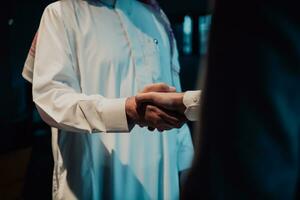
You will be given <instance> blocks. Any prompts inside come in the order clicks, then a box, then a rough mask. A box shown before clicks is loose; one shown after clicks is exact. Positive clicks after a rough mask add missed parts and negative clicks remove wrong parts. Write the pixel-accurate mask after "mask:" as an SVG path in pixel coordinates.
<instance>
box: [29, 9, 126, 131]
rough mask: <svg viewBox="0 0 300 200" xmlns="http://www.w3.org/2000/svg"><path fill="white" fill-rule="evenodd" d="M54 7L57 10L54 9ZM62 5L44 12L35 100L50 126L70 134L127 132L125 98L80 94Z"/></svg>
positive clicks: (39, 34)
mask: <svg viewBox="0 0 300 200" xmlns="http://www.w3.org/2000/svg"><path fill="white" fill-rule="evenodd" d="M54 5H55V6H56V7H54ZM57 5H59V4H51V5H50V6H48V7H47V8H46V10H45V11H44V14H43V17H42V20H41V24H40V27H39V33H38V38H37V46H36V56H35V65H34V71H33V100H34V102H35V104H36V105H37V108H38V110H39V112H40V114H41V117H42V118H43V119H44V120H45V121H46V122H47V123H48V124H49V125H50V126H53V127H56V128H59V129H64V130H68V131H76V132H85V133H94V132H128V125H127V120H126V113H125V101H126V99H107V98H104V97H103V96H101V95H98V94H95V95H86V94H83V93H81V86H80V77H79V75H78V73H76V70H75V67H74V62H72V56H74V55H72V53H71V47H70V43H69V41H68V37H67V31H66V29H65V24H64V23H63V21H62V17H61V10H60V7H59V6H57Z"/></svg>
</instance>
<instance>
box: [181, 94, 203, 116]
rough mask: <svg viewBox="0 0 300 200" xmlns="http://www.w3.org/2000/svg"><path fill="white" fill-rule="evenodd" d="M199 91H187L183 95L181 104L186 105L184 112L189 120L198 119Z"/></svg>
mask: <svg viewBox="0 0 300 200" xmlns="http://www.w3.org/2000/svg"><path fill="white" fill-rule="evenodd" d="M200 96H201V91H200V90H197V91H187V92H185V93H184V95H183V104H184V105H185V107H186V110H185V112H184V114H185V116H186V118H187V119H188V120H190V121H198V120H199V110H200Z"/></svg>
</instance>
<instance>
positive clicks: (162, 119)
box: [145, 105, 183, 130]
mask: <svg viewBox="0 0 300 200" xmlns="http://www.w3.org/2000/svg"><path fill="white" fill-rule="evenodd" d="M167 112H168V113H167ZM145 113H146V117H145V119H146V121H147V122H148V123H149V124H151V126H152V127H155V128H157V129H158V130H170V129H172V128H180V127H181V126H182V124H183V121H181V120H180V118H179V116H177V115H178V114H176V113H173V112H169V111H164V110H162V109H159V108H157V107H155V106H152V105H148V106H147V107H146V112H145Z"/></svg>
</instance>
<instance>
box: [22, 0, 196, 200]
mask: <svg viewBox="0 0 300 200" xmlns="http://www.w3.org/2000/svg"><path fill="white" fill-rule="evenodd" d="M64 4H66V5H65V7H64V6H63V5H64ZM174 52H175V53H174V56H173V57H171V53H170V42H169V39H168V36H167V34H166V31H165V29H164V27H163V26H162V24H161V23H160V22H159V20H157V17H156V15H155V13H154V12H153V11H152V10H151V8H150V7H148V6H147V5H145V4H143V3H140V2H138V1H135V0H119V1H117V3H116V6H115V8H110V7H108V6H105V5H103V4H101V3H89V2H88V1H83V0H74V1H71V0H70V1H66V0H63V1H58V2H55V3H53V4H51V5H49V6H48V7H47V8H46V9H45V11H44V13H43V16H42V20H41V23H40V27H39V34H38V37H37V46H36V55H35V60H34V70H33V100H34V102H35V103H36V105H37V107H38V108H39V110H40V113H41V115H42V118H43V119H44V120H45V121H46V122H47V123H48V124H50V125H51V126H52V127H54V128H52V148H53V154H54V174H53V199H67V200H71V199H83V200H90V199H97V200H98V199H116V200H118V199H120V200H121V199H122V200H126V199H128V200H134V199H136V200H142V199H166V200H172V199H178V198H179V177H178V172H179V171H181V170H184V169H187V168H189V166H190V164H191V160H192V157H193V146H192V142H191V136H190V132H189V130H188V128H187V126H186V125H185V126H183V127H182V128H181V129H174V130H171V131H165V132H163V133H159V132H150V131H148V130H147V129H146V128H140V127H138V126H135V127H134V128H133V129H132V130H131V131H130V133H128V125H127V120H126V113H125V99H126V97H129V96H133V95H135V94H137V92H138V91H140V90H141V89H143V87H144V86H145V85H147V84H151V83H155V82H165V83H167V84H169V85H173V86H175V87H176V88H177V90H178V91H180V82H179V75H178V73H179V64H178V58H177V57H178V54H177V49H176V47H175V51H174ZM171 59H172V62H170V61H171ZM171 63H172V64H171ZM29 70H30V69H29ZM27 72H28V73H30V72H29V71H28V69H27ZM27 72H26V69H25V70H24V76H25V77H26V74H27ZM27 79H28V77H27ZM126 132H127V133H126Z"/></svg>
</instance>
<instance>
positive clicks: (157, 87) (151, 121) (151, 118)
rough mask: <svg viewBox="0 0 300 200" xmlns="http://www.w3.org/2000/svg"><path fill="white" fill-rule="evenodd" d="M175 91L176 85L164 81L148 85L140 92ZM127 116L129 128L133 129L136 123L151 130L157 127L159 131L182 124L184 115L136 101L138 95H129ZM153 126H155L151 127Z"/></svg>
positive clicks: (126, 107)
mask: <svg viewBox="0 0 300 200" xmlns="http://www.w3.org/2000/svg"><path fill="white" fill-rule="evenodd" d="M153 91H155V92H164V93H169V92H175V91H176V89H175V88H174V87H170V86H168V85H166V84H164V83H157V84H152V85H149V86H146V87H145V88H144V90H143V91H142V92H141V93H140V94H143V93H145V92H153ZM125 110H126V116H127V121H128V126H129V129H132V128H133V126H134V125H135V124H138V125H139V126H141V127H144V126H148V127H149V129H150V130H154V128H157V129H158V130H159V131H164V130H170V129H172V128H179V127H181V126H182V124H183V123H182V116H181V115H178V114H177V113H175V112H171V111H168V110H162V109H159V108H158V107H156V106H153V105H149V104H148V103H145V104H143V103H140V104H139V105H138V104H137V103H136V97H129V98H128V99H127V100H126V104H125ZM151 127H153V128H151Z"/></svg>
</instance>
